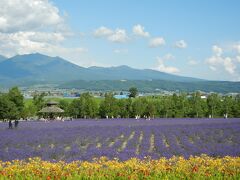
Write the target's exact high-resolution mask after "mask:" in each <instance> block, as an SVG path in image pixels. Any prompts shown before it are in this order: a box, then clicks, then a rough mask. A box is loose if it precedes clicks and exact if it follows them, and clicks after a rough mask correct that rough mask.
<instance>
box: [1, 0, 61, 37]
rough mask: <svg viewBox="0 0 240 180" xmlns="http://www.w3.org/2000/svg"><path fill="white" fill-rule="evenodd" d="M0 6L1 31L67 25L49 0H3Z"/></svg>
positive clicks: (56, 28)
mask: <svg viewBox="0 0 240 180" xmlns="http://www.w3.org/2000/svg"><path fill="white" fill-rule="evenodd" d="M0 7H1V8H0V17H1V18H0V32H5V33H14V32H18V31H29V30H32V31H33V30H34V31H35V30H39V29H43V28H44V29H46V28H47V29H49V28H52V29H54V30H55V31H56V30H59V29H62V28H64V27H65V23H64V18H63V17H62V16H61V15H60V13H59V10H58V8H57V7H56V6H54V5H53V4H52V3H50V2H49V1H48V0H1V1H0Z"/></svg>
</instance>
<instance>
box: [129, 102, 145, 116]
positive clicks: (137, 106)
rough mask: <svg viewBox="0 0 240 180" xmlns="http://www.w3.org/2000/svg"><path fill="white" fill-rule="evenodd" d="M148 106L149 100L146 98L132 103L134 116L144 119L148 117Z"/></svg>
mask: <svg viewBox="0 0 240 180" xmlns="http://www.w3.org/2000/svg"><path fill="white" fill-rule="evenodd" d="M146 106H147V99H146V98H137V99H135V100H134V101H133V103H132V116H133V117H136V116H140V117H143V116H144V115H146V114H145V113H146Z"/></svg>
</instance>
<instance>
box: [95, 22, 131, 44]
mask: <svg viewBox="0 0 240 180" xmlns="http://www.w3.org/2000/svg"><path fill="white" fill-rule="evenodd" d="M93 35H94V36H95V37H104V38H106V39H107V40H109V41H111V42H115V43H125V42H127V41H128V40H129V37H128V35H127V33H126V30H125V29H119V28H117V29H116V30H112V29H110V28H107V27H105V26H101V27H100V28H98V29H96V30H95V31H94V33H93Z"/></svg>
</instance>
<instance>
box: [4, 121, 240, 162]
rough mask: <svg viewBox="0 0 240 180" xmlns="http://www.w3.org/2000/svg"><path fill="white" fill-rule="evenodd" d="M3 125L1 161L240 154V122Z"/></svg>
mask: <svg viewBox="0 0 240 180" xmlns="http://www.w3.org/2000/svg"><path fill="white" fill-rule="evenodd" d="M7 127H8V124H7V123H0V138H1V140H0V159H1V160H3V161H6V160H13V159H25V158H28V157H36V156H37V157H41V158H42V159H44V160H51V161H55V160H56V161H59V160H65V161H73V160H91V159H92V158H94V157H100V156H107V157H108V158H110V159H113V158H115V157H116V158H119V159H120V160H126V159H129V158H131V157H138V158H144V157H145V156H150V157H151V158H153V159H157V158H159V157H166V158H170V157H172V156H174V155H175V156H179V155H182V156H184V157H186V158H187V157H189V156H190V155H200V154H207V155H209V156H217V157H218V156H220V157H222V156H226V155H230V156H239V155H240V119H154V120H150V121H148V120H145V119H140V120H136V119H109V120H82V119H79V120H74V121H65V122H56V121H55V122H20V124H19V127H18V128H17V129H8V128H7Z"/></svg>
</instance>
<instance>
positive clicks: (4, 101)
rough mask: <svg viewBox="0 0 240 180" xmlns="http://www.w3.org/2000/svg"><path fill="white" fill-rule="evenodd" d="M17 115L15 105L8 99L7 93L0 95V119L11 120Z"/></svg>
mask: <svg viewBox="0 0 240 180" xmlns="http://www.w3.org/2000/svg"><path fill="white" fill-rule="evenodd" d="M18 117H19V113H18V109H17V107H16V105H15V104H14V103H13V102H12V101H10V99H9V97H8V95H0V119H1V120H9V119H10V120H12V119H17V118H18Z"/></svg>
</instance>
